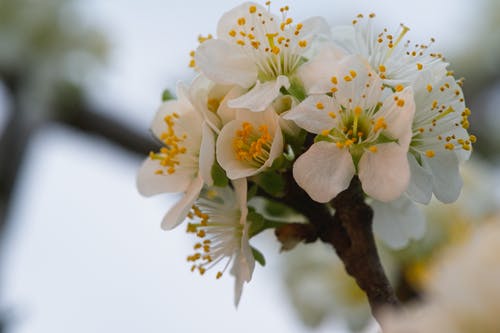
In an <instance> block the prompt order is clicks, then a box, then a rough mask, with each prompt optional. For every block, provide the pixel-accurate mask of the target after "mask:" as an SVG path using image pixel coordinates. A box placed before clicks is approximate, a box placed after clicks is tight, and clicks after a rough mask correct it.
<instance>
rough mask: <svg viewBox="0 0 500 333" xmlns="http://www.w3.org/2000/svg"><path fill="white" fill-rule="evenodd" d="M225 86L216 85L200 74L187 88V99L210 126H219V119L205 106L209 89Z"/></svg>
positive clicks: (217, 127) (215, 127)
mask: <svg viewBox="0 0 500 333" xmlns="http://www.w3.org/2000/svg"><path fill="white" fill-rule="evenodd" d="M226 87H227V86H223V85H216V84H215V83H213V82H212V81H210V80H209V79H208V78H207V77H206V76H204V75H202V74H200V75H198V76H197V77H196V78H195V79H194V80H193V82H192V83H191V87H190V88H189V99H190V101H191V103H192V104H193V106H194V108H195V110H196V111H197V112H199V113H200V115H201V116H202V117H203V119H204V120H205V121H208V122H209V124H210V126H211V127H212V128H214V129H219V128H220V119H219V118H218V117H217V115H216V114H215V113H214V112H212V111H210V110H209V109H208V107H207V103H208V100H209V94H210V93H211V91H213V90H216V88H219V89H221V88H222V89H224V88H226ZM219 89H217V90H219Z"/></svg>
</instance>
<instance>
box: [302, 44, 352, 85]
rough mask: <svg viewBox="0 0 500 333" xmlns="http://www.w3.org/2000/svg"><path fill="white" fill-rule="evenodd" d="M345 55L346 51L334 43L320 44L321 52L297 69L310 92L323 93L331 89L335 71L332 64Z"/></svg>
mask: <svg viewBox="0 0 500 333" xmlns="http://www.w3.org/2000/svg"><path fill="white" fill-rule="evenodd" d="M344 56H345V52H343V51H342V50H341V49H339V48H338V47H337V46H336V45H334V44H332V43H324V44H322V45H320V46H319V52H318V54H317V55H316V56H314V57H313V58H312V59H311V60H309V61H308V62H306V63H305V64H303V65H302V66H300V67H299V69H298V70H297V76H298V77H299V78H300V80H301V81H302V84H303V85H304V88H305V90H306V91H307V92H308V93H309V94H312V93H315V94H323V93H327V92H329V91H330V88H331V83H330V78H331V77H332V75H333V73H334V71H333V68H332V64H334V63H336V62H338V61H339V60H340V59H342V58H343V57H344Z"/></svg>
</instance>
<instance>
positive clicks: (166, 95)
mask: <svg viewBox="0 0 500 333" xmlns="http://www.w3.org/2000/svg"><path fill="white" fill-rule="evenodd" d="M172 99H175V96H174V94H172V93H171V92H170V90H168V89H165V90H163V93H162V94H161V100H162V102H166V101H170V100H172Z"/></svg>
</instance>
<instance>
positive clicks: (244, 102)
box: [228, 75, 290, 112]
mask: <svg viewBox="0 0 500 333" xmlns="http://www.w3.org/2000/svg"><path fill="white" fill-rule="evenodd" d="M281 87H285V89H288V88H289V87H290V81H289V80H288V78H287V77H286V76H284V75H280V76H278V78H277V79H276V80H273V81H267V82H265V83H260V82H257V84H256V85H255V86H254V87H253V88H252V89H250V91H249V92H247V93H246V94H244V95H243V96H240V97H238V98H235V99H233V100H230V101H229V102H228V106H229V107H232V108H244V109H250V110H252V111H256V112H258V111H264V110H265V109H266V108H267V107H268V106H269V105H270V104H271V103H272V102H273V101H274V100H275V99H276V97H278V96H279V95H280V89H281Z"/></svg>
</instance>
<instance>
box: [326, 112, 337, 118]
mask: <svg viewBox="0 0 500 333" xmlns="http://www.w3.org/2000/svg"><path fill="white" fill-rule="evenodd" d="M328 115H329V116H330V118H332V119H335V118H337V115H336V114H335V113H334V112H328Z"/></svg>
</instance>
